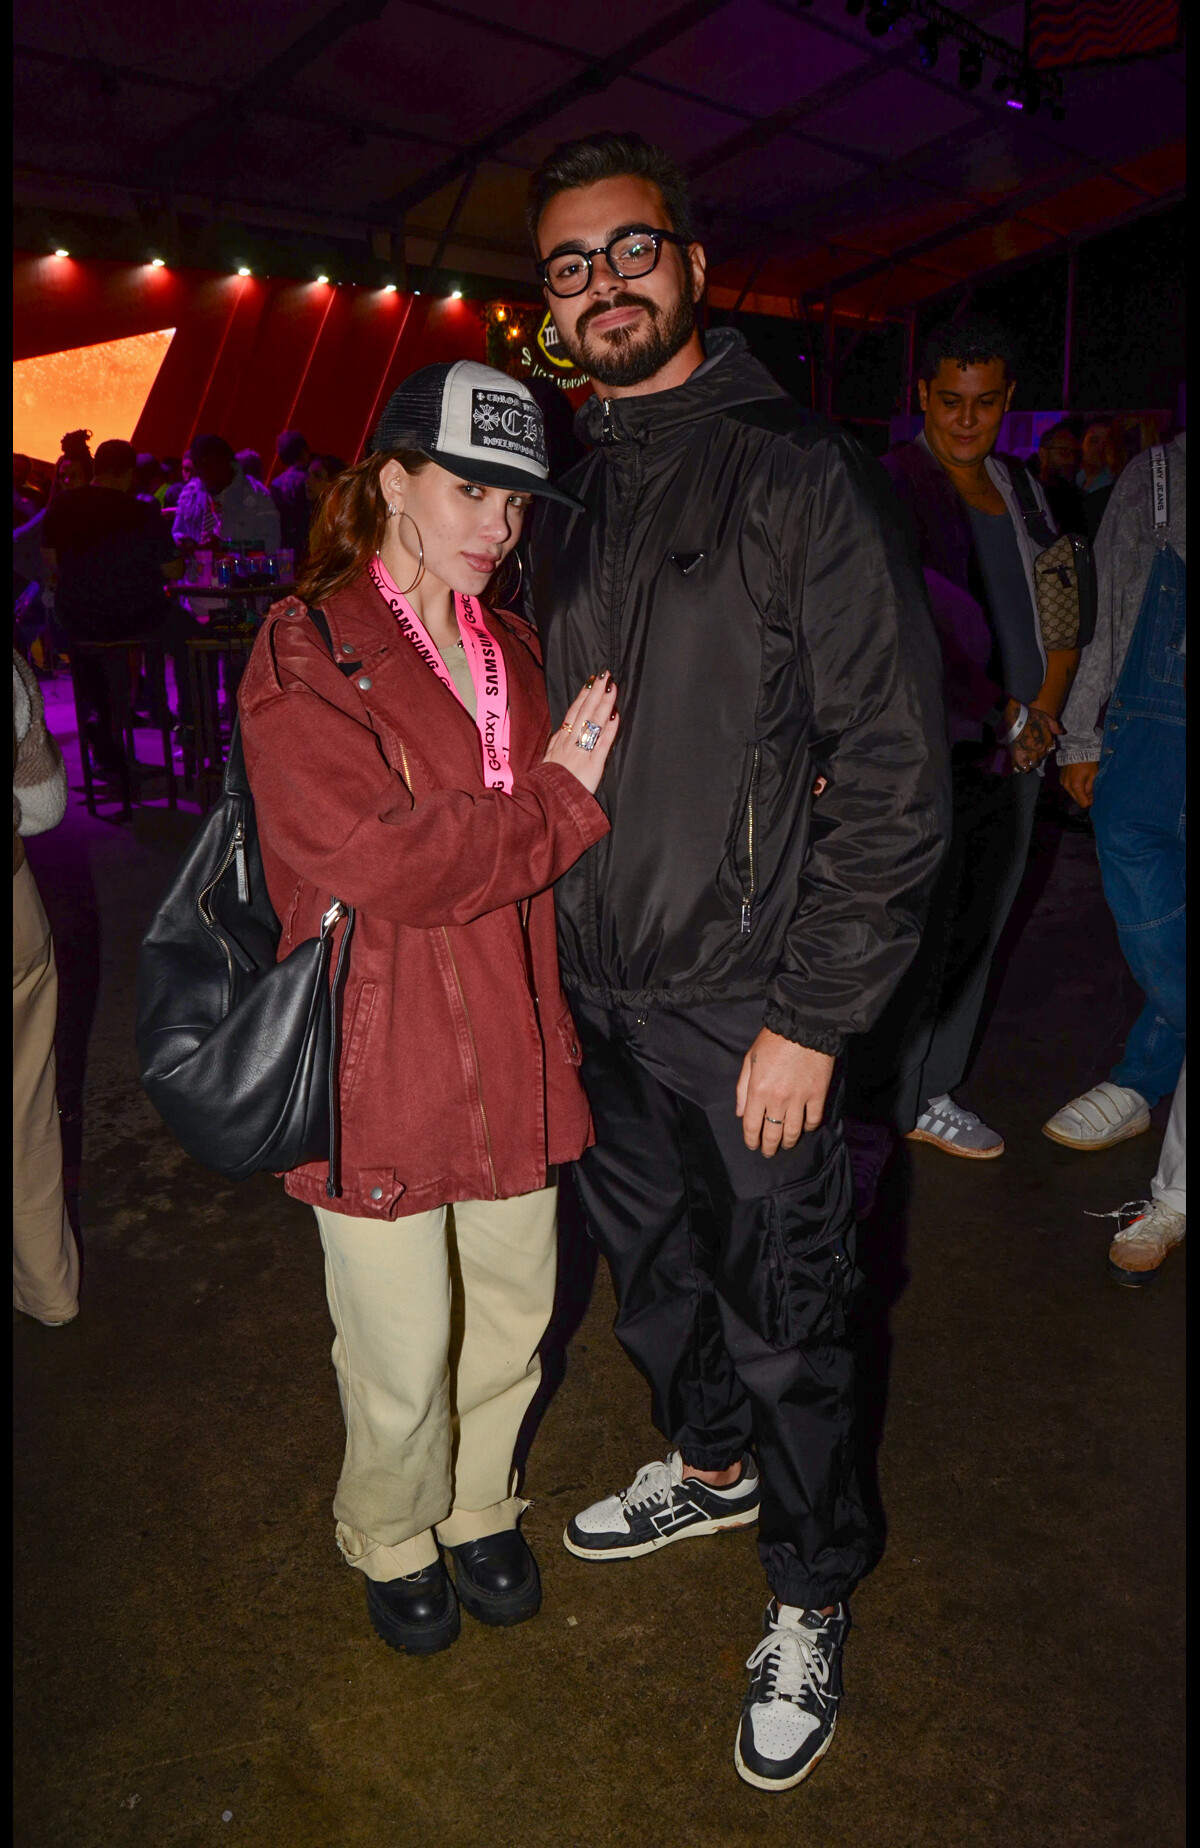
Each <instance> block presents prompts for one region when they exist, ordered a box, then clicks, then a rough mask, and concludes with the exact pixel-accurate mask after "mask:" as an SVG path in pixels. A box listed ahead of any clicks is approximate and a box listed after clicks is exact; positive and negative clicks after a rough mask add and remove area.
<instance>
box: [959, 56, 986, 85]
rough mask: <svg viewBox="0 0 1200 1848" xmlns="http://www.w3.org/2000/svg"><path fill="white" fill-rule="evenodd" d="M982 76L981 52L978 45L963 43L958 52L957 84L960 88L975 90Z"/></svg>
mask: <svg viewBox="0 0 1200 1848" xmlns="http://www.w3.org/2000/svg"><path fill="white" fill-rule="evenodd" d="M982 76H983V53H982V52H981V51H980V49H979V47H978V45H964V46H963V48H962V50H961V51H960V52H959V54H958V86H959V89H960V90H977V89H978V88H979V80H980V78H981V77H982Z"/></svg>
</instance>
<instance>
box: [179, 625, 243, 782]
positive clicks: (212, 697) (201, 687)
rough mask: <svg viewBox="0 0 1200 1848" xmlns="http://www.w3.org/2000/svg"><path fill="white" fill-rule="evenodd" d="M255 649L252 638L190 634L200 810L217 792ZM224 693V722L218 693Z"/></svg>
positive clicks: (190, 664)
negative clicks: (242, 686)
mask: <svg viewBox="0 0 1200 1848" xmlns="http://www.w3.org/2000/svg"><path fill="white" fill-rule="evenodd" d="M253 647H254V636H253V635H252V634H249V635H248V634H245V633H236V634H230V633H225V634H218V635H212V634H209V635H203V636H189V637H188V641H187V655H188V676H189V679H190V681H191V688H192V722H193V724H194V725H195V728H196V746H195V751H196V756H195V789H196V800H197V802H198V803H199V805H200V812H201V813H202V814H204V813H206V812H207V810H208V809H210V808H211V807H212V805H213V803H214V802H215V801H216V800H217V799H218V797H219V796H220V794H221V789H222V786H223V783H224V776H225V758H226V755H227V744H228V739H229V736H230V734H231V733H232V731H233V722H234V717H235V716H236V707H237V689H238V684H239V682H240V680H241V678H242V675H243V673H244V672H245V670H246V663H247V661H248V660H249V659H250V654H251V651H252V649H253ZM222 685H223V690H224V694H225V706H226V711H225V714H224V718H225V723H224V724H222V713H221V697H220V695H221V690H222Z"/></svg>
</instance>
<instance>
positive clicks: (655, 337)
mask: <svg viewBox="0 0 1200 1848" xmlns="http://www.w3.org/2000/svg"><path fill="white" fill-rule="evenodd" d="M612 308H644V309H645V311H646V316H647V319H648V321H649V326H647V327H617V328H614V329H613V331H612V333H610V334H592V333H591V331H590V323H591V322H592V321H594V320H595V319H596V318H597V317H598V316H599V315H602V314H607V313H608V312H609V310H610V309H612ZM695 327H696V305H695V303H694V302H693V300H692V297H691V291H690V289H689V288H688V287H687V285H686V283H685V285H684V287H683V288H681V289H680V291H679V294H678V295H677V296H676V298H675V300H674V301H673V302H672V303H671V304H670V306H669V307H668V308H667V309H666V310H665V311H664V310H663V309H662V308H660V307H659V305H658V303H657V302H655V301H651V300H650V299H649V297H648V296H645V295H634V294H633V293H632V291H631V290H627V289H623V290H621V292H620V293H619V294H617V295H610V296H609V298H608V300H607V301H603V302H597V303H596V305H595V307H593V308H589V309H588V311H587V313H586V314H583V315H580V317H579V320H578V321H577V322H576V323H575V326H574V328H573V330H572V331H571V333H570V334H565V333H563V331H562V329H561V328H560V329H559V335H558V337H559V339H560V341H561V342H562V344H563V346H564V347H565V348H566V350H567V352H568V353H569V354H570V355H571V358H572V359H573V360H574V362H575V364H576V365H577V366H578V367H579V370H580V371H581V372H586V373H589V374H590V376H591V377H592V378H594V379H598V380H599V381H600V383H601V385H616V386H622V385H624V386H629V385H641V384H643V383H644V382H645V380H646V379H650V378H653V377H654V374H655V373H656V372H661V370H662V368H663V367H664V366H665V365H666V364H667V362H668V360H671V359H674V357H675V355H676V353H678V352H679V351H680V349H681V348H682V347H685V346H686V345H687V343H688V341H689V340H690V339H691V337H692V334H693V332H694V331H695Z"/></svg>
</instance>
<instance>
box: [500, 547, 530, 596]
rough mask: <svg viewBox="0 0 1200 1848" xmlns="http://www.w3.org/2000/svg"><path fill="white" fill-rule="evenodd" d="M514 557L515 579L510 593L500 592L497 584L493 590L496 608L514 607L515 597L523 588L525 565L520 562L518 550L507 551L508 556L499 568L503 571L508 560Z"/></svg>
mask: <svg viewBox="0 0 1200 1848" xmlns="http://www.w3.org/2000/svg"><path fill="white" fill-rule="evenodd" d="M514 558H515V559H516V561H517V581H516V583H515V585H514V586H513V589H512V593H511V595H510V594H509V592H508V591H504V592H501V590H500V587H499V585H497V586H496V589H495V591H494V592H493V595H494V596H495V599H496V607H497V609H502V610H511V609H514V608H515V607H516V602H517V598H518V597H519V596H520V594H521V591H522V590H523V588H524V585H525V566H524V565H523V564H522V562H521V554H520V552H518V551H517V550H516V549H515V548H514V549H513V550H512V551H511V552H510V553H509V555H508V557H507V558H506V559H505V561H504V564H503V565H501V567H500V570H501V571H504V570H505V569H506V568H507V566H508V564H509V563H510V561H511V560H512V559H514ZM497 576H499V573H497Z"/></svg>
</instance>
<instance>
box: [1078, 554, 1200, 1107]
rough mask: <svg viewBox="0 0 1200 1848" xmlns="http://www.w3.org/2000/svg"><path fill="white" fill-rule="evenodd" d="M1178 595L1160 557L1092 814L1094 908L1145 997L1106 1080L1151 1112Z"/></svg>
mask: <svg viewBox="0 0 1200 1848" xmlns="http://www.w3.org/2000/svg"><path fill="white" fill-rule="evenodd" d="M1186 591H1187V574H1186V567H1185V566H1184V563H1183V561H1182V559H1180V558H1179V557H1178V555H1177V554H1176V553H1175V552H1173V551H1171V550H1170V549H1167V548H1164V549H1163V550H1162V551H1160V552H1159V553H1158V555H1157V557H1156V559H1155V563H1154V567H1153V569H1152V570H1151V573H1150V579H1149V582H1148V583H1147V585H1146V591H1145V595H1144V597H1143V599H1142V607H1141V611H1140V612H1139V615H1138V620H1137V627H1136V628H1135V630H1134V634H1133V640H1132V641H1131V643H1130V646H1129V654H1128V656H1127V657H1126V660H1125V665H1124V667H1123V668H1122V670H1121V678H1120V681H1119V682H1118V685H1117V689H1116V692H1115V694H1114V695H1113V698H1112V700H1111V701H1110V703H1109V708H1108V716H1107V719H1106V722H1105V728H1104V742H1103V746H1102V750H1101V756H1100V768H1099V771H1098V772H1097V775H1096V793H1095V799H1094V804H1093V808H1092V822H1093V826H1094V828H1095V833H1096V848H1097V852H1098V854H1099V857H1100V872H1101V876H1102V878H1103V880H1104V896H1105V898H1106V899H1107V900H1108V904H1109V909H1110V910H1111V912H1112V914H1113V918H1114V919H1115V921H1116V926H1117V935H1118V937H1119V938H1120V943H1121V949H1122V951H1123V952H1124V956H1125V960H1126V962H1127V963H1128V964H1129V967H1130V969H1131V970H1132V972H1133V975H1134V978H1135V980H1136V981H1137V984H1138V986H1139V987H1140V988H1141V990H1142V992H1143V993H1144V995H1145V997H1146V1004H1145V1006H1144V1007H1143V1009H1142V1011H1141V1013H1140V1014H1139V1016H1138V1018H1137V1020H1136V1021H1135V1023H1134V1025H1133V1028H1132V1031H1131V1032H1130V1035H1129V1038H1128V1040H1127V1041H1126V1044H1125V1052H1124V1055H1123V1057H1122V1058H1121V1060H1120V1061H1119V1063H1118V1064H1117V1066H1116V1067H1115V1068H1114V1070H1113V1072H1112V1074H1111V1076H1112V1078H1113V1080H1114V1081H1115V1083H1117V1084H1123V1085H1128V1086H1129V1087H1130V1089H1131V1090H1134V1091H1140V1092H1141V1095H1142V1096H1143V1097H1144V1098H1145V1099H1146V1101H1147V1103H1150V1104H1156V1103H1157V1102H1158V1100H1159V1098H1160V1097H1166V1096H1167V1095H1168V1094H1169V1093H1170V1092H1172V1091H1173V1090H1174V1089H1175V1086H1176V1084H1177V1082H1178V1079H1179V1068H1180V1066H1181V1065H1182V1063H1183V1055H1184V1051H1185V1048H1186V1033H1187V976H1186V970H1185V960H1184V952H1185V947H1186V937H1187V903H1186V897H1185V860H1186V848H1187V837H1186V829H1187V791H1186V771H1187V747H1186V733H1185V729H1184V725H1185V712H1186V705H1185V694H1184V669H1185V666H1186V662H1187V626H1186V625H1187V617H1186V613H1185V598H1186Z"/></svg>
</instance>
